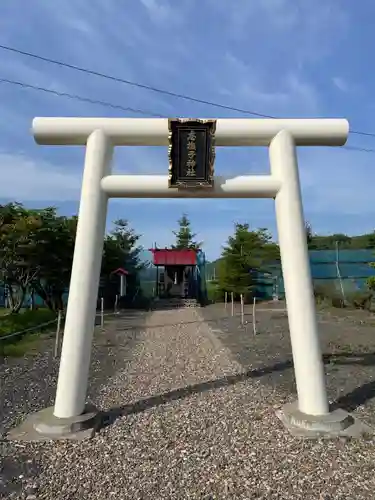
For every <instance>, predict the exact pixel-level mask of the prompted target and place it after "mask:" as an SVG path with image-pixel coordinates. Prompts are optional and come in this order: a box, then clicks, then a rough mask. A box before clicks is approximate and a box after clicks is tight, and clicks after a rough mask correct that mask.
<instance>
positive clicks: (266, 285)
mask: <svg viewBox="0 0 375 500" xmlns="http://www.w3.org/2000/svg"><path fill="white" fill-rule="evenodd" d="M309 257H310V269H311V276H312V279H313V281H314V284H315V285H328V286H334V287H335V288H336V289H337V291H338V292H340V293H342V292H344V294H346V293H352V292H355V291H361V290H365V289H366V281H367V279H368V278H369V277H370V276H375V269H374V268H372V267H371V266H370V263H372V262H375V250H339V251H335V250H310V251H309ZM296 272H297V273H298V269H296ZM274 294H277V295H278V296H279V298H283V297H284V295H285V289H284V280H283V277H282V272H281V267H280V266H272V267H271V268H270V270H269V273H267V274H264V275H262V276H258V279H257V286H256V296H257V297H259V298H263V299H271V298H272V296H273V295H274Z"/></svg>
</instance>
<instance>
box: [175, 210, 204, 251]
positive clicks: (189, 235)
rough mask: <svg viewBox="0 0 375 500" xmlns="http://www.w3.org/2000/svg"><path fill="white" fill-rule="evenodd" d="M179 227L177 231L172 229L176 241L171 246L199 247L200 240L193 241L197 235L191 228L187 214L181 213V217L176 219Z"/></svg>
mask: <svg viewBox="0 0 375 500" xmlns="http://www.w3.org/2000/svg"><path fill="white" fill-rule="evenodd" d="M178 225H179V228H178V230H177V231H173V234H174V235H175V237H176V243H175V245H173V248H176V249H183V248H194V249H197V248H200V247H201V246H202V242H200V243H198V242H196V241H194V239H195V237H196V236H197V235H196V234H195V233H193V232H192V230H191V223H190V220H189V218H188V216H187V214H182V217H181V218H180V219H179V220H178Z"/></svg>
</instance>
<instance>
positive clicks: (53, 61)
mask: <svg viewBox="0 0 375 500" xmlns="http://www.w3.org/2000/svg"><path fill="white" fill-rule="evenodd" d="M0 49H2V50H6V51H8V52H13V53H16V54H20V55H23V56H27V57H31V58H33V59H38V60H39V61H44V62H46V63H49V64H54V65H57V66H60V67H63V68H68V69H72V70H74V71H79V72H81V73H86V74H88V75H92V76H98V77H100V78H105V79H106V80H112V81H114V82H117V83H123V84H125V85H130V86H132V87H137V88H140V89H144V90H149V91H151V92H157V93H159V94H164V95H168V96H170V97H176V98H178V99H184V100H186V101H191V102H196V103H199V104H206V105H207V106H213V107H216V108H220V109H225V110H228V111H235V112H237V113H242V114H246V115H252V116H258V117H259V118H274V119H275V118H277V117H275V116H272V115H265V114H263V113H258V112H256V111H250V110H248V109H242V108H237V107H234V106H227V105H225V104H221V103H218V102H214V101H207V100H204V99H198V98H196V97H192V96H189V95H186V94H179V93H176V92H172V91H169V90H165V89H161V88H158V87H153V86H151V85H145V84H142V83H139V82H133V81H131V80H126V79H124V78H120V77H116V76H113V75H108V74H105V73H101V72H99V71H94V70H91V69H88V68H83V67H81V66H76V65H74V64H69V63H65V62H63V61H58V60H56V59H51V58H49V57H44V56H41V55H39V54H34V53H32V52H26V51H24V50H20V49H16V48H15V47H10V46H8V45H1V44H0ZM350 133H351V134H356V135H362V136H365V137H375V132H363V131H361V130H351V131H350Z"/></svg>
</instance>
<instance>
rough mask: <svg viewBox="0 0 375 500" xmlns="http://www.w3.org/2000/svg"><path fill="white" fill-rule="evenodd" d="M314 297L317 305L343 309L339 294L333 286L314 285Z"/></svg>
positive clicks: (343, 303)
mask: <svg viewBox="0 0 375 500" xmlns="http://www.w3.org/2000/svg"><path fill="white" fill-rule="evenodd" d="M314 296H315V300H316V302H317V303H318V304H321V305H324V304H327V305H329V306H332V307H339V308H342V307H345V302H344V300H343V297H342V295H341V293H340V292H339V291H338V290H337V289H336V287H335V286H334V285H333V284H314Z"/></svg>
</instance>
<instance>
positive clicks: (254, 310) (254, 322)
mask: <svg viewBox="0 0 375 500" xmlns="http://www.w3.org/2000/svg"><path fill="white" fill-rule="evenodd" d="M256 302H257V299H256V297H254V300H253V334H254V337H255V336H256V334H257V318H256V315H255V313H256V307H255V306H256Z"/></svg>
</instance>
